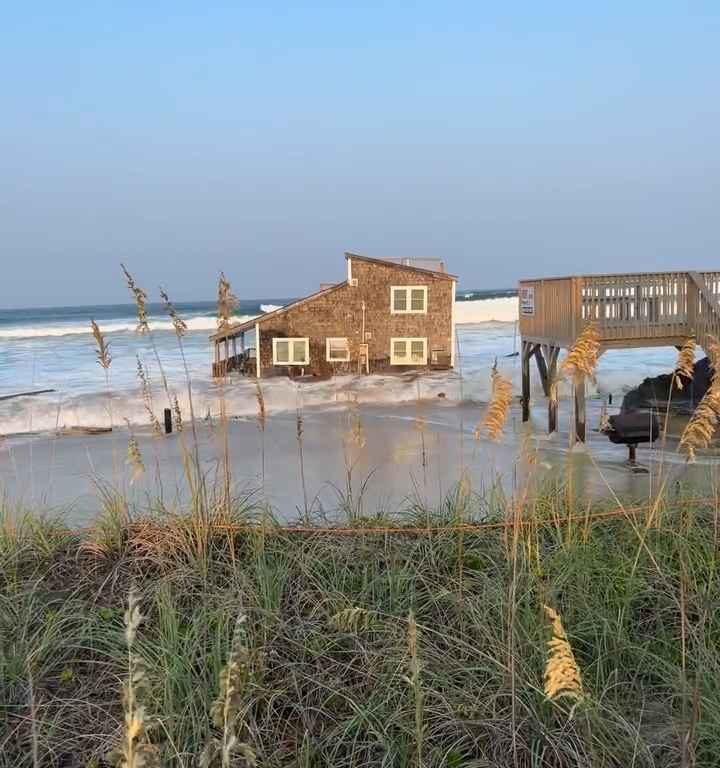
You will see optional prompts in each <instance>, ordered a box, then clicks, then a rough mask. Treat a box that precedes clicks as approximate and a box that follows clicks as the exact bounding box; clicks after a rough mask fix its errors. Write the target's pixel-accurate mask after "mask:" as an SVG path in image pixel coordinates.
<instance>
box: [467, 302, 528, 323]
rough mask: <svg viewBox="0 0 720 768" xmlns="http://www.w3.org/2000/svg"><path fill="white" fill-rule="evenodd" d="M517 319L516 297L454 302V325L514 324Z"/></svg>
mask: <svg viewBox="0 0 720 768" xmlns="http://www.w3.org/2000/svg"><path fill="white" fill-rule="evenodd" d="M517 319H518V300H517V297H516V296H507V297H503V298H499V299H474V300H473V301H457V302H455V323H456V324H457V325H470V324H475V323H493V322H494V323H514V322H515V321H516V320H517Z"/></svg>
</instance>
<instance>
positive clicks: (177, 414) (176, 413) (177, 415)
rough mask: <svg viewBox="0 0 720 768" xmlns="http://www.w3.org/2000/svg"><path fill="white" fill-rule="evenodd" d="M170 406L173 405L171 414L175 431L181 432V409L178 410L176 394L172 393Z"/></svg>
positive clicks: (178, 403)
mask: <svg viewBox="0 0 720 768" xmlns="http://www.w3.org/2000/svg"><path fill="white" fill-rule="evenodd" d="M172 407H173V415H174V416H175V431H176V432H182V431H183V418H182V411H181V410H180V402H179V400H178V396H177V395H173V400H172Z"/></svg>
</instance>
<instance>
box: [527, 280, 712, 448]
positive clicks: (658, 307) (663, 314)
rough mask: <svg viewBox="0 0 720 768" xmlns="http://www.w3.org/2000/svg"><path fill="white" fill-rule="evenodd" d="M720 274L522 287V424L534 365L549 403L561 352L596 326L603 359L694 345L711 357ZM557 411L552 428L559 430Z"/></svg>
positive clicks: (580, 406) (580, 413)
mask: <svg viewBox="0 0 720 768" xmlns="http://www.w3.org/2000/svg"><path fill="white" fill-rule="evenodd" d="M719 300H720V272H645V273H628V274H613V275H579V276H573V277H557V278H543V279H538V280H521V281H520V283H519V302H520V322H519V328H520V336H521V339H522V361H523V418H524V419H525V420H527V419H528V418H529V400H530V368H529V366H530V358H531V357H535V359H536V361H537V364H538V370H539V372H540V377H541V379H542V381H543V386H544V388H545V393H546V395H547V394H549V390H550V385H551V382H552V381H553V380H554V378H555V376H556V375H557V361H558V356H559V352H560V349H562V348H569V347H571V346H572V345H573V343H574V342H575V340H576V339H577V337H578V336H579V334H580V333H581V331H582V329H583V328H584V327H585V326H586V325H587V324H588V323H594V324H595V326H596V327H597V329H598V331H599V334H600V345H601V351H605V350H607V349H627V348H632V347H636V348H637V347H660V346H675V347H679V346H681V345H682V344H683V342H684V341H686V340H687V339H688V338H689V337H691V336H694V337H695V340H696V341H697V343H698V344H699V345H700V346H701V347H703V348H704V349H707V342H708V338H709V337H711V336H714V337H720V303H719ZM578 389H579V384H578V383H577V382H576V402H575V411H576V433H577V436H578V439H580V440H584V437H585V405H584V398H585V395H584V385H583V387H582V391H581V392H580V391H577V390H578ZM555 408H556V406H555V405H554V404H552V403H551V404H550V411H549V428H550V431H553V430H554V429H555V427H556V419H557V413H556V411H555V412H554V413H553V411H554V409H555Z"/></svg>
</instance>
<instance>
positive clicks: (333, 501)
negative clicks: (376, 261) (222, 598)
mask: <svg viewBox="0 0 720 768" xmlns="http://www.w3.org/2000/svg"><path fill="white" fill-rule="evenodd" d="M567 408H568V405H567V403H561V408H560V419H559V423H560V427H561V428H560V431H559V432H558V433H556V434H555V435H552V436H548V435H547V434H546V433H545V429H546V407H545V406H544V404H542V403H538V405H537V406H536V407H534V409H533V411H532V418H531V421H530V423H529V424H526V425H523V424H522V423H521V415H520V410H519V407H517V406H514V407H513V410H512V412H511V415H510V419H509V423H508V425H507V428H506V432H505V434H504V435H503V438H502V439H501V440H500V442H498V443H493V442H490V441H488V440H487V439H486V438H484V437H483V438H482V439H480V440H479V441H478V440H475V438H474V434H473V432H474V429H475V426H476V424H477V422H478V420H479V419H480V418H481V417H482V415H483V413H484V407H483V406H480V405H477V404H472V403H463V404H461V405H458V404H456V403H453V402H449V401H442V400H432V401H423V402H420V403H415V404H408V405H385V406H383V405H361V406H360V407H359V408H358V410H357V411H356V413H357V414H358V415H359V418H360V422H361V425H362V430H361V431H362V436H361V437H360V439H359V440H358V439H355V440H353V438H352V434H351V433H352V427H353V423H354V422H353V411H352V410H350V409H348V408H347V407H346V406H340V405H338V406H333V407H331V408H322V409H319V408H307V409H305V410H304V412H303V456H304V470H305V485H306V488H307V496H308V503H309V505H310V506H311V507H312V509H313V512H314V513H315V514H317V515H326V516H327V517H328V518H329V519H333V518H337V517H338V516H341V515H342V514H343V511H342V510H343V505H344V502H343V496H347V493H348V487H350V490H351V491H352V495H353V498H354V501H355V505H356V507H355V509H356V512H358V513H359V514H364V515H368V516H374V515H376V514H381V513H382V514H393V513H398V512H399V511H401V510H402V509H403V508H404V507H407V506H408V504H409V503H410V502H411V501H412V500H413V499H419V500H421V501H423V502H424V503H427V504H429V505H433V506H436V505H438V504H440V503H441V502H442V500H443V498H444V497H445V496H446V494H448V493H449V492H451V491H452V489H453V486H454V485H455V484H456V483H457V482H458V480H459V478H460V477H461V475H462V473H463V471H464V472H465V473H466V476H467V477H468V479H469V480H470V482H471V485H472V489H473V491H475V492H478V493H483V492H484V491H486V490H488V489H489V488H491V487H492V486H493V485H496V484H497V483H498V482H499V483H501V484H502V487H503V489H504V490H505V491H506V492H507V493H512V492H517V491H518V490H519V489H522V488H524V487H526V484H527V477H528V474H531V476H532V479H533V481H534V482H539V483H542V482H543V480H553V479H558V478H562V477H566V476H567V473H568V471H571V472H572V479H573V484H574V487H575V489H576V490H577V492H578V493H580V494H582V495H584V496H587V497H594V498H601V497H610V498H611V497H612V495H613V494H617V495H618V496H619V497H622V498H623V499H641V498H646V497H647V496H648V494H649V493H650V492H651V490H652V484H653V483H656V482H657V469H658V462H659V461H660V457H661V453H662V452H661V448H660V444H659V443H656V444H655V446H653V447H650V446H641V447H640V448H639V450H638V461H639V462H640V463H641V464H643V465H645V466H646V467H648V468H649V470H650V472H649V473H648V474H636V473H633V472H631V471H630V470H629V469H628V467H627V466H626V464H625V462H626V459H627V449H626V448H625V447H624V446H617V445H613V444H611V443H610V442H609V441H608V440H607V438H606V437H605V436H604V435H602V434H600V433H599V432H598V431H597V427H598V425H599V422H600V408H601V403H600V401H590V402H589V403H588V442H587V444H586V445H585V446H581V445H576V446H575V447H574V448H573V449H572V450H569V449H568V446H569V435H568V427H569V424H570V418H569V412H568V410H567ZM673 431H676V430H674V429H671V432H673ZM136 436H137V440H138V443H139V445H140V449H141V452H142V455H143V460H144V463H145V467H146V471H145V473H144V475H142V476H141V477H139V478H138V479H137V480H136V481H135V482H134V483H132V484H131V483H130V478H131V474H132V473H131V468H130V467H128V466H127V465H126V463H125V457H126V450H127V437H128V435H127V431H126V430H124V429H118V430H116V431H115V432H114V433H112V434H102V435H74V436H58V437H47V436H46V437H38V436H35V437H27V438H14V439H7V440H5V441H4V442H3V443H0V489H1V491H2V493H3V494H4V495H5V497H6V498H7V499H9V500H11V501H17V502H19V503H21V504H22V505H24V506H27V507H28V508H31V509H33V510H37V509H38V508H39V507H40V508H45V509H51V510H52V511H53V512H55V513H61V514H63V516H64V517H65V518H66V520H67V521H68V522H69V523H70V524H73V525H83V524H87V523H89V522H91V521H92V520H93V519H94V518H95V517H96V516H97V515H98V513H99V510H100V508H101V507H100V501H99V492H98V485H101V484H103V483H105V484H108V483H109V484H112V485H113V486H115V487H117V488H120V489H122V490H124V491H126V492H127V493H128V497H129V498H130V499H131V500H132V502H133V504H134V505H135V508H136V509H137V510H141V509H144V508H147V506H148V504H149V503H150V502H151V500H152V499H154V498H157V497H158V495H161V496H162V499H163V501H164V503H165V504H166V505H167V506H168V507H170V508H173V507H176V506H177V505H179V504H180V503H182V501H183V500H185V499H186V498H187V492H186V483H185V480H184V475H183V467H182V460H181V456H182V442H183V441H184V442H185V444H186V446H191V445H192V437H191V432H190V431H189V429H187V428H186V430H185V432H184V433H183V435H182V437H181V436H180V435H178V434H173V435H170V436H166V437H162V438H157V437H153V436H152V435H151V434H149V433H147V432H141V431H139V432H137V433H136ZM356 437H357V436H356ZM262 443H263V435H262V432H261V430H260V429H259V427H258V423H257V420H256V419H254V418H249V417H248V418H241V419H231V420H230V421H229V422H228V428H227V445H228V449H229V456H230V467H231V472H232V481H233V486H234V488H235V489H236V490H237V492H238V493H242V492H247V493H254V494H255V498H256V499H260V498H262V497H263V496H264V497H265V498H266V499H267V501H268V502H269V503H270V505H271V506H272V508H273V511H274V512H275V514H276V515H277V516H278V517H280V518H282V519H292V518H295V517H297V516H298V514H299V513H300V512H302V511H304V500H303V491H302V483H301V475H300V461H299V452H298V440H297V424H296V415H295V413H292V412H284V413H279V414H275V415H271V416H268V418H267V421H266V429H265V433H264V444H265V471H264V480H263V471H262ZM225 445H226V431H225V429H224V427H223V424H222V423H221V422H219V421H217V420H214V421H212V422H205V421H202V422H200V423H199V424H198V446H199V453H200V458H201V463H202V466H203V471H204V472H205V473H206V474H207V477H208V483H209V485H210V486H212V485H213V484H214V483H216V482H219V481H220V480H221V478H222V477H223V472H224V469H223V465H224V455H225ZM676 447H677V441H676V439H674V438H672V437H670V438H669V440H668V445H667V448H666V451H665V459H664V460H665V463H666V466H668V467H670V473H669V474H670V476H671V478H672V482H673V483H675V482H684V483H687V482H691V483H693V484H696V485H697V484H703V485H707V477H708V467H709V464H708V462H707V461H706V462H704V463H703V462H700V463H699V464H698V465H695V466H694V467H687V466H686V465H685V462H684V458H682V457H678V456H677V454H676ZM527 456H531V457H533V458H532V460H531V461H528V460H527ZM349 464H352V466H353V468H352V473H351V476H350V480H349V479H348V472H347V467H348V465H349ZM348 482H349V483H350V485H349V486H348ZM263 488H264V491H263Z"/></svg>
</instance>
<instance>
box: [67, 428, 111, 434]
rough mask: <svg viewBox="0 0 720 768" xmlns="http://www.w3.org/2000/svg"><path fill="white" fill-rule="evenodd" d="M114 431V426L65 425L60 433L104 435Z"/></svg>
mask: <svg viewBox="0 0 720 768" xmlns="http://www.w3.org/2000/svg"><path fill="white" fill-rule="evenodd" d="M108 432H112V427H63V428H62V429H59V430H58V431H57V434H58V435H104V434H107V433H108Z"/></svg>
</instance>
